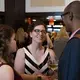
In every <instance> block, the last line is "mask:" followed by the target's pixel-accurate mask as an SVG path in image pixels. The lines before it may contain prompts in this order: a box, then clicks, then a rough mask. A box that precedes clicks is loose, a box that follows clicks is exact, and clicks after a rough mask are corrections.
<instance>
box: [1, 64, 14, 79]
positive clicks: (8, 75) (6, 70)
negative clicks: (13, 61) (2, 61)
mask: <svg viewBox="0 0 80 80" xmlns="http://www.w3.org/2000/svg"><path fill="white" fill-rule="evenodd" d="M0 80H14V72H13V69H12V68H11V67H10V66H8V65H3V66H1V67H0Z"/></svg>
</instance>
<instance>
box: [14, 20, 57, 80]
mask: <svg viewBox="0 0 80 80" xmlns="http://www.w3.org/2000/svg"><path fill="white" fill-rule="evenodd" d="M28 32H29V34H30V37H31V38H32V43H31V44H30V45H29V46H27V47H23V48H21V49H19V50H18V51H17V54H16V58H15V64H14V68H15V69H16V71H18V72H19V73H21V74H24V73H26V74H29V75H30V74H32V75H30V77H29V79H30V80H36V79H35V78H37V77H38V76H40V77H41V78H42V80H49V78H48V76H47V73H48V72H49V67H48V60H49V59H50V60H51V61H52V62H53V61H54V62H56V60H55V53H54V51H53V50H52V49H49V48H47V47H44V46H42V43H43V41H44V40H45V37H46V26H45V24H44V23H43V22H42V21H40V20H37V21H35V22H33V23H32V24H31V25H29V28H28ZM19 62H20V63H19ZM44 75H45V76H44ZM26 76H27V75H26ZM33 76H34V79H32V77H33ZM26 79H27V78H26Z"/></svg>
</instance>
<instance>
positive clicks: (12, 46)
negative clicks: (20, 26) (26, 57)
mask: <svg viewBox="0 0 80 80" xmlns="http://www.w3.org/2000/svg"><path fill="white" fill-rule="evenodd" d="M16 49H17V46H16V40H15V33H13V35H12V37H11V40H10V44H9V50H10V52H11V53H13V52H16Z"/></svg>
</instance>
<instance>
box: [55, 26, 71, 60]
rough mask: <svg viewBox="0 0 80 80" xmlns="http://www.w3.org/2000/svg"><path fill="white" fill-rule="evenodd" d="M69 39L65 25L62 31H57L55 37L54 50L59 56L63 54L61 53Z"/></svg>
mask: <svg viewBox="0 0 80 80" xmlns="http://www.w3.org/2000/svg"><path fill="white" fill-rule="evenodd" d="M68 40H69V35H68V32H66V29H65V27H64V26H63V27H61V29H60V31H59V32H58V33H57V36H56V37H55V38H54V51H55V53H56V56H57V58H58V59H59V57H60V56H61V53H62V51H63V49H64V47H65V45H66V43H67V42H68Z"/></svg>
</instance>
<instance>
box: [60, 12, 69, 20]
mask: <svg viewBox="0 0 80 80" xmlns="http://www.w3.org/2000/svg"><path fill="white" fill-rule="evenodd" d="M69 13H70V12H65V13H63V14H62V15H61V18H62V19H63V16H65V15H67V14H69Z"/></svg>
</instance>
